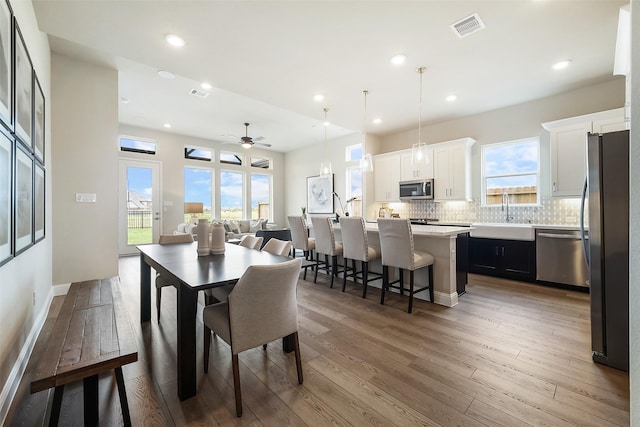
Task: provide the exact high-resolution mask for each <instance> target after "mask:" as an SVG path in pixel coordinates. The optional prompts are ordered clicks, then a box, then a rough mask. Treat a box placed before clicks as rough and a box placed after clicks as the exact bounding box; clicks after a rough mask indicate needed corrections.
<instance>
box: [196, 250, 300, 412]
mask: <svg viewBox="0 0 640 427" xmlns="http://www.w3.org/2000/svg"><path fill="white" fill-rule="evenodd" d="M301 266H302V260H301V259H300V258H298V259H292V260H291V261H286V262H283V263H280V264H270V265H252V266H251V267H249V268H248V269H247V271H246V272H245V273H244V274H243V275H242V277H241V278H240V280H238V283H236V285H235V287H234V288H233V290H232V291H231V293H230V294H229V298H228V299H227V302H221V303H217V304H213V305H209V306H207V307H205V308H204V310H203V311H202V319H203V323H204V371H205V372H208V370H209V349H210V346H211V332H212V331H213V332H214V333H215V334H216V336H218V337H220V338H221V339H222V340H223V341H224V342H226V343H227V344H229V346H230V347H231V361H232V367H233V386H234V389H235V400H236V415H237V416H238V417H240V416H242V393H241V390H240V372H239V364H238V354H239V353H240V352H243V351H245V350H249V349H252V348H255V347H258V346H260V345H265V344H267V343H269V342H271V341H274V340H277V339H278V338H282V337H287V336H291V337H292V339H293V342H294V347H295V358H296V367H297V371H298V383H299V384H302V381H303V377H302V359H301V357H300V345H299V342H298V301H297V297H296V287H297V284H298V274H299V272H300V267H301Z"/></svg>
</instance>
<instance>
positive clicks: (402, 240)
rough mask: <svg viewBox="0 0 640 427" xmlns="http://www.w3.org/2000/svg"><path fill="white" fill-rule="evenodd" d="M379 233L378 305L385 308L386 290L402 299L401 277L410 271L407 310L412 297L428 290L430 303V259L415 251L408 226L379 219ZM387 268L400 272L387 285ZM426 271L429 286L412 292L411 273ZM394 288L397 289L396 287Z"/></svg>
mask: <svg viewBox="0 0 640 427" xmlns="http://www.w3.org/2000/svg"><path fill="white" fill-rule="evenodd" d="M378 233H379V235H380V247H381V249H382V292H381V294H380V304H384V294H385V290H386V289H388V288H394V289H398V290H400V294H401V295H403V294H404V291H405V290H407V289H405V288H404V276H403V271H404V270H409V289H408V290H407V291H408V292H409V309H408V310H407V312H408V313H411V311H412V309H413V295H414V294H417V293H418V292H422V291H424V290H426V289H429V299H430V300H431V302H433V263H434V262H435V259H434V257H433V255H431V254H428V253H426V252H420V251H416V250H414V248H413V234H412V233H411V222H410V221H409V220H408V219H378ZM389 267H396V268H398V271H399V274H398V276H399V279H398V280H396V281H394V282H391V283H389ZM423 267H428V268H429V271H428V272H429V285H428V286H425V287H423V288H420V289H414V286H413V272H414V271H415V270H417V269H419V268H423ZM396 284H397V285H396Z"/></svg>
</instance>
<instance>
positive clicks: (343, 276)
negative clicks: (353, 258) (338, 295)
mask: <svg viewBox="0 0 640 427" xmlns="http://www.w3.org/2000/svg"><path fill="white" fill-rule="evenodd" d="M343 268H344V271H343V272H342V292H344V291H345V289H347V259H346V258H345V259H344V267H343Z"/></svg>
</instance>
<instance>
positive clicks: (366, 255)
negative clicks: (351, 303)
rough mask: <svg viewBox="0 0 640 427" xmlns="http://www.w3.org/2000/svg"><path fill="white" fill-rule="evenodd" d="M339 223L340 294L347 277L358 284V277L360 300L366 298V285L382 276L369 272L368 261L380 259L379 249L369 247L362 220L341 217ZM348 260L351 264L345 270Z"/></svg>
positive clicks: (377, 247) (345, 285)
mask: <svg viewBox="0 0 640 427" xmlns="http://www.w3.org/2000/svg"><path fill="white" fill-rule="evenodd" d="M339 221H340V233H341V234H342V257H343V258H344V271H343V274H342V292H344V291H345V289H346V287H347V277H353V281H354V283H358V277H360V278H361V279H362V298H366V297H367V285H368V283H369V282H371V281H373V280H379V279H381V278H382V274H380V273H374V272H370V271H369V261H373V260H375V259H379V258H380V247H379V246H373V245H369V241H368V238H367V229H366V226H365V222H364V218H362V217H351V216H341V217H340V219H339ZM348 260H351V264H352V265H351V269H350V270H349V269H348V268H347V263H348ZM356 261H360V264H361V271H360V273H358V270H357V268H356ZM349 271H351V273H349Z"/></svg>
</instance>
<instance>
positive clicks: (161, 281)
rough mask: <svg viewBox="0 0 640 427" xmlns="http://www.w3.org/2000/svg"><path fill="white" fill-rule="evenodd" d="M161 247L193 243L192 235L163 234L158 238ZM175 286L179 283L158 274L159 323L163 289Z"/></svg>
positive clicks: (157, 304) (157, 307)
mask: <svg viewBox="0 0 640 427" xmlns="http://www.w3.org/2000/svg"><path fill="white" fill-rule="evenodd" d="M158 243H159V244H161V245H173V244H177V243H193V235H192V234H161V235H160V237H159V238H158ZM166 286H173V287H174V288H177V287H178V285H177V283H173V282H171V281H170V280H169V279H167V278H166V277H165V276H162V275H161V274H160V273H157V274H156V311H157V312H158V323H160V300H161V299H162V288H164V287H166Z"/></svg>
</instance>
